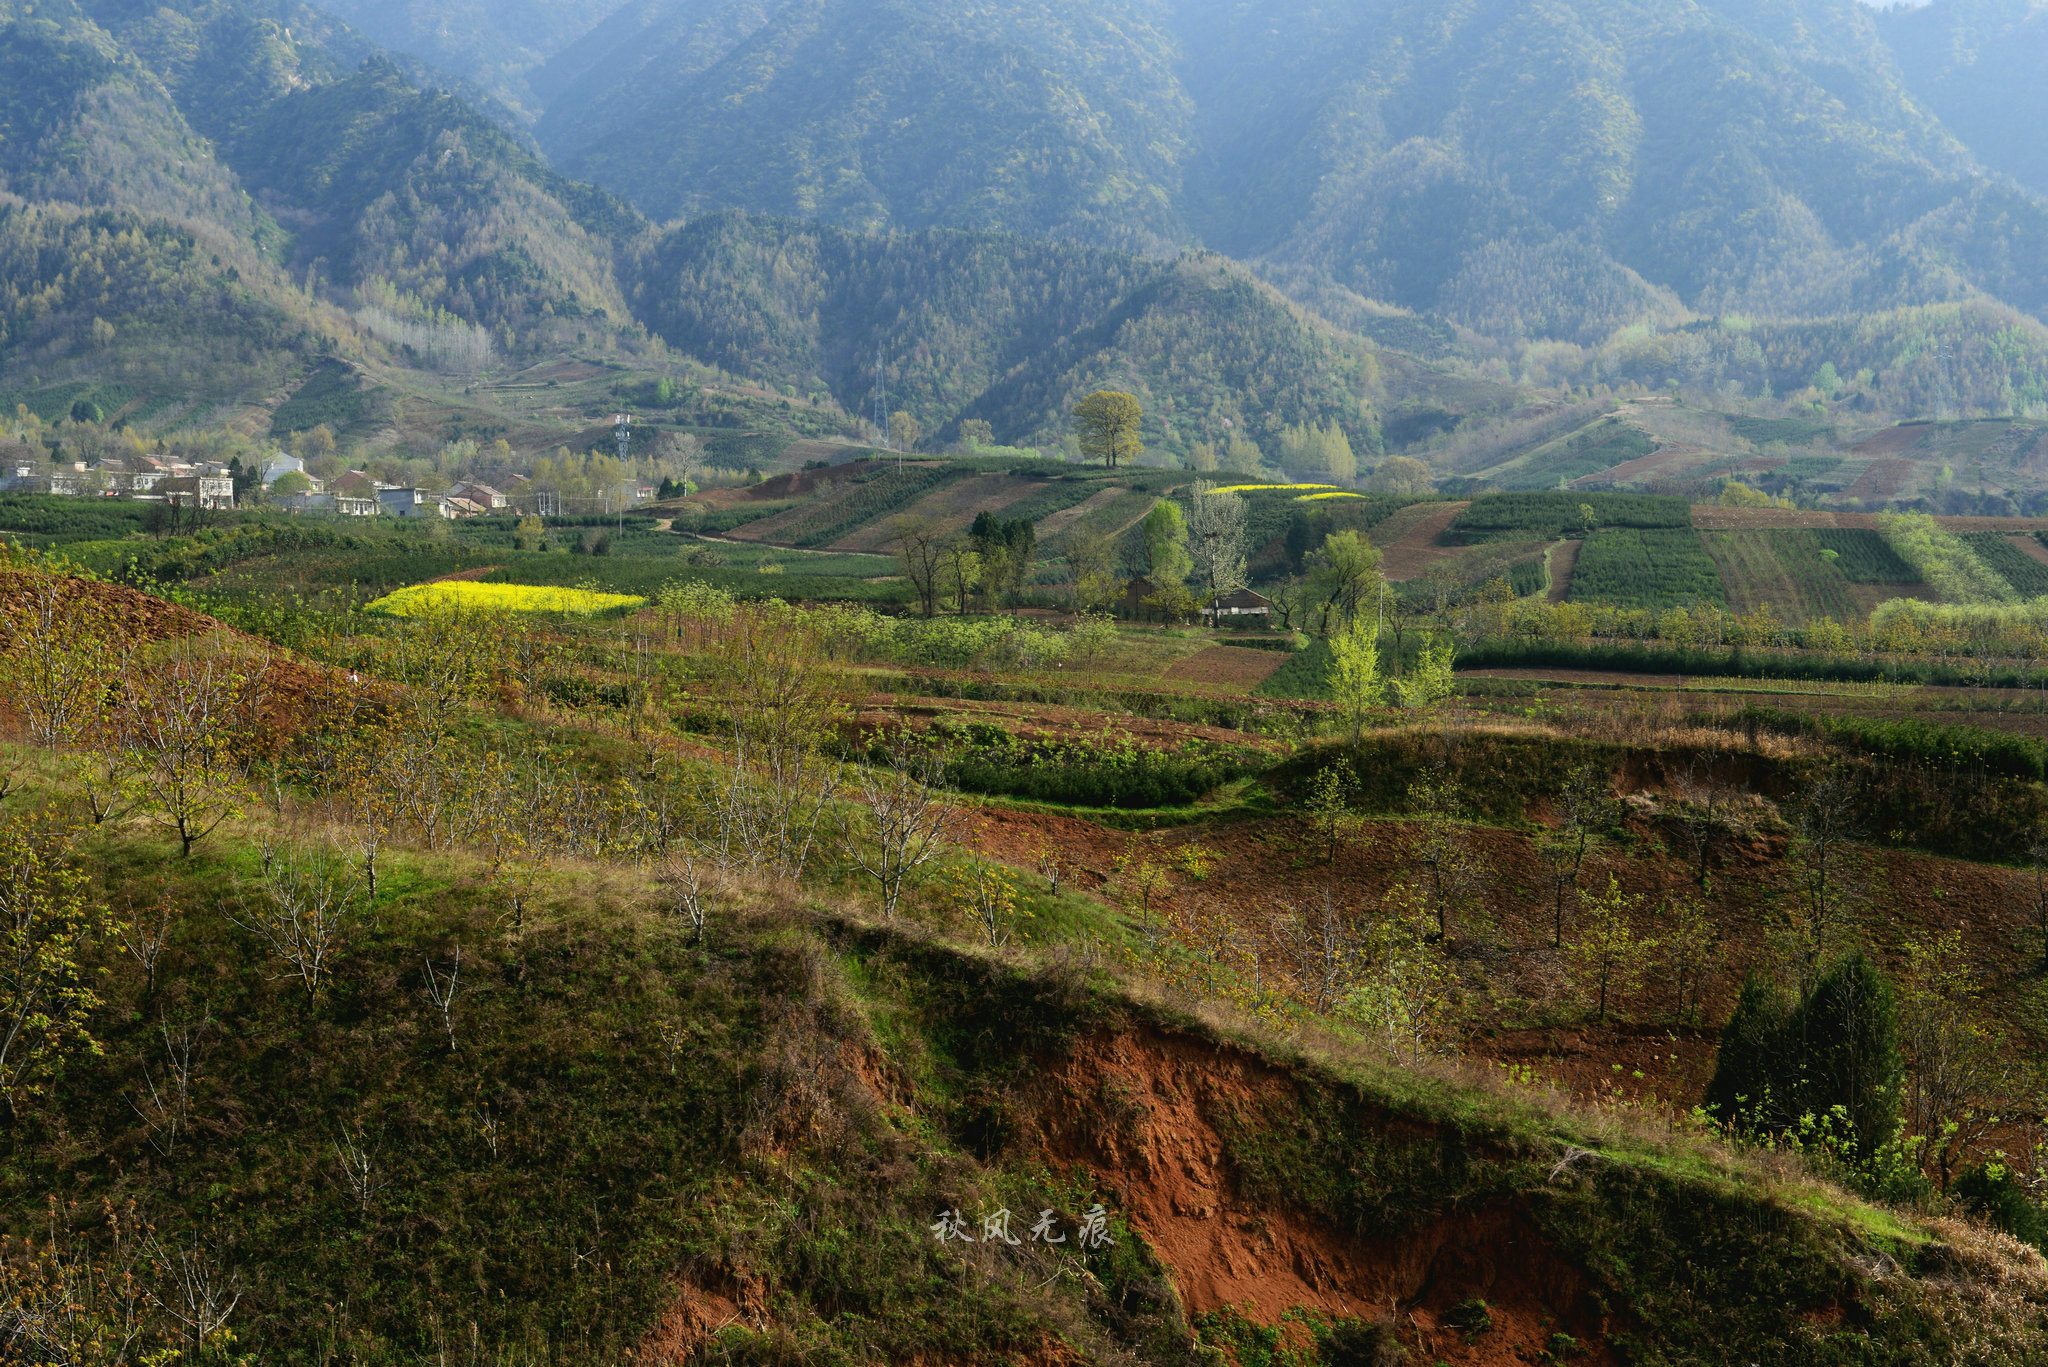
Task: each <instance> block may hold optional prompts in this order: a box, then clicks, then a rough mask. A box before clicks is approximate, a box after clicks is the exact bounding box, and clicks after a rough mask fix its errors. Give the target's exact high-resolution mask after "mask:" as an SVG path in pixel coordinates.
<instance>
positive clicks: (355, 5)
mask: <svg viewBox="0 0 2048 1367" xmlns="http://www.w3.org/2000/svg"><path fill="white" fill-rule="evenodd" d="M617 3H618V0H450V2H449V3H445V4H427V3H422V0H328V3H327V4H326V5H324V6H323V8H325V9H327V10H329V11H331V12H332V13H334V14H338V15H340V16H341V17H342V18H343V19H346V20H347V21H348V22H349V24H350V25H351V26H353V27H354V28H355V29H356V30H358V31H359V32H361V33H362V34H363V35H364V36H366V37H368V38H371V39H373V40H375V41H376V42H379V43H382V44H383V45H384V46H386V47H388V48H391V49H392V50H394V51H399V52H409V53H413V54H415V55H416V56H419V57H422V58H424V59H426V60H428V61H430V62H432V63H433V64H434V65H435V66H437V67H439V68H441V69H442V70H445V71H449V72H452V73H454V74H456V75H459V76H464V77H468V78H469V79H471V80H474V81H475V82H477V83H478V84H479V85H481V86H482V87H484V88H485V89H487V90H489V91H490V92H491V93H492V94H493V95H495V96H497V97H498V98H499V99H501V100H504V101H505V102H506V103H507V104H508V105H510V106H511V107H512V108H514V109H516V110H518V111H520V112H522V113H528V114H530V113H533V112H536V106H535V101H534V96H533V92H532V91H531V90H530V89H529V88H528V86H527V82H526V76H527V75H528V73H530V72H532V71H533V70H534V69H536V68H537V67H539V66H540V65H541V63H543V62H544V61H546V60H547V59H548V58H549V57H551V56H553V55H555V54H556V53H557V52H559V51H560V50H561V49H562V48H564V47H566V46H567V45H569V44H570V43H573V42H574V41H575V40H576V39H577V38H579V37H581V36H582V35H583V34H584V33H585V32H587V31H588V30H589V29H590V27H591V26H592V25H594V24H596V23H597V22H598V21H599V20H601V19H603V18H604V17H605V16H606V14H608V13H609V12H610V11H611V10H613V9H615V8H617Z"/></svg>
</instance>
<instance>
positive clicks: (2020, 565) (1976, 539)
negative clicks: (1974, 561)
mask: <svg viewBox="0 0 2048 1367" xmlns="http://www.w3.org/2000/svg"><path fill="white" fill-rule="evenodd" d="M1962 542H1963V544H1964V545H1966V546H1968V547H1969V548H1970V549H1971V550H1972V551H1974V552H1976V555H1977V558H1978V559H1979V560H1981V561H1983V562H1984V564H1985V566H1986V567H1987V568H1989V569H1990V570H1991V572H1992V573H1993V574H1995V575H1997V576H1998V577H1999V578H2000V579H2003V580H2004V581H2005V582H2006V583H2008V584H2010V585H2012V587H2013V592H2015V593H2017V594H2018V595H2019V596H2020V597H2022V598H2039V597H2042V596H2043V595H2048V565H2044V564H2042V563H2041V562H2040V561H2038V560H2036V559H2034V557H2033V556H2031V555H2028V554H2027V553H2026V552H2025V551H2023V550H2021V549H2020V548H2019V546H2018V545H2017V544H2016V543H2015V542H2014V541H2013V539H2012V538H2011V537H2009V536H2006V535H2004V534H2003V533H2001V532H1964V533H1963V534H1962Z"/></svg>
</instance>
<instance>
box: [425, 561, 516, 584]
mask: <svg viewBox="0 0 2048 1367" xmlns="http://www.w3.org/2000/svg"><path fill="white" fill-rule="evenodd" d="M504 568H505V567H504V566H503V565H478V566H477V567H476V568H475V569H468V570H457V571H455V573H453V574H441V575H436V576H434V577H433V578H432V579H429V580H427V581H426V582H427V583H429V584H462V583H469V584H473V583H475V582H476V581H477V580H479V579H481V578H483V577H484V576H485V575H487V574H494V573H496V572H497V571H499V570H502V569H504Z"/></svg>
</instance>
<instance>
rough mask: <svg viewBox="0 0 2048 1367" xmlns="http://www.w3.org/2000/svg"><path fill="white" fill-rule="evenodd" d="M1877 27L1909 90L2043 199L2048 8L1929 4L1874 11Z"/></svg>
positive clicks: (2012, 0)
mask: <svg viewBox="0 0 2048 1367" xmlns="http://www.w3.org/2000/svg"><path fill="white" fill-rule="evenodd" d="M1877 26H1878V32H1879V33H1881V34H1882V35H1883V36H1884V38H1885V40H1886V42H1887V43H1888V44H1889V45H1890V47H1891V51H1892V56H1893V60H1895V61H1896V62H1897V63H1898V67H1899V74H1900V76H1901V77H1902V78H1903V79H1904V81H1905V83H1906V86H1907V88H1908V89H1910V90H1911V91H1912V92H1913V95H1914V97H1915V98H1917V99H1918V100H1920V102H1921V103H1923V104H1925V105H1926V106H1927V108H1928V109H1929V110H1930V111H1932V112H1933V114H1934V115H1935V117H1937V118H1939V119H1940V120H1941V121H1942V122H1943V123H1944V124H1946V125H1947V126H1948V128H1949V130H1950V131H1951V132H1953V133H1954V134H1955V135H1956V136H1957V137H1958V138H1961V139H1962V140H1963V141H1964V142H1965V143H1967V144H1969V148H1970V151H1971V152H1973V153H1974V154H1975V155H1976V157H1977V159H1978V160H1979V161H1981V162H1982V163H1984V165H1985V166H1987V167H1989V168H1990V169H1992V170H1994V171H2001V172H2003V173H2005V174H2006V175H2008V176H2011V177H2012V178H2013V179H2014V180H2016V181H2018V182H2019V183H2020V184H2021V185H2023V186H2025V187H2026V188H2027V189H2029V190H2032V191H2033V192H2034V193H2035V194H2048V144H2044V143H2043V141H2042V138H2041V130H2042V128H2043V127H2044V126H2048V81H2043V80H2042V78H2041V73H2042V71H2043V70H2044V69H2048V7H2044V6H2042V5H2040V4H2038V3H2036V0H1935V3H1933V4H1931V5H1926V6H1923V7H1921V8H1918V9H1911V8H1907V7H1904V6H1900V7H1896V8H1892V9H1885V10H1879V11H1878V14H1877Z"/></svg>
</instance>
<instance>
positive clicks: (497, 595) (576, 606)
mask: <svg viewBox="0 0 2048 1367" xmlns="http://www.w3.org/2000/svg"><path fill="white" fill-rule="evenodd" d="M645 606H647V600H646V599H645V598H636V597H634V596H633V595H632V594H630V593H593V592H591V591H590V590H589V589H564V588H541V587H536V586H533V585H530V584H476V583H470V582H468V581H465V580H451V581H445V582H442V583H438V584H411V585H408V586H407V587H405V588H402V589H399V590H398V591H396V592H395V593H387V594H385V595H384V596H383V597H382V598H379V599H378V600H377V601H376V602H374V603H372V604H370V606H369V608H368V611H370V612H384V613H389V614H390V615H391V616H393V617H410V616H412V615H414V614H415V613H417V612H419V611H420V610H421V609H422V608H435V607H464V608H476V609H483V610H485V611H490V612H575V613H583V614H589V613H596V612H620V611H626V610H629V609H632V608H640V607H645Z"/></svg>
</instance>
